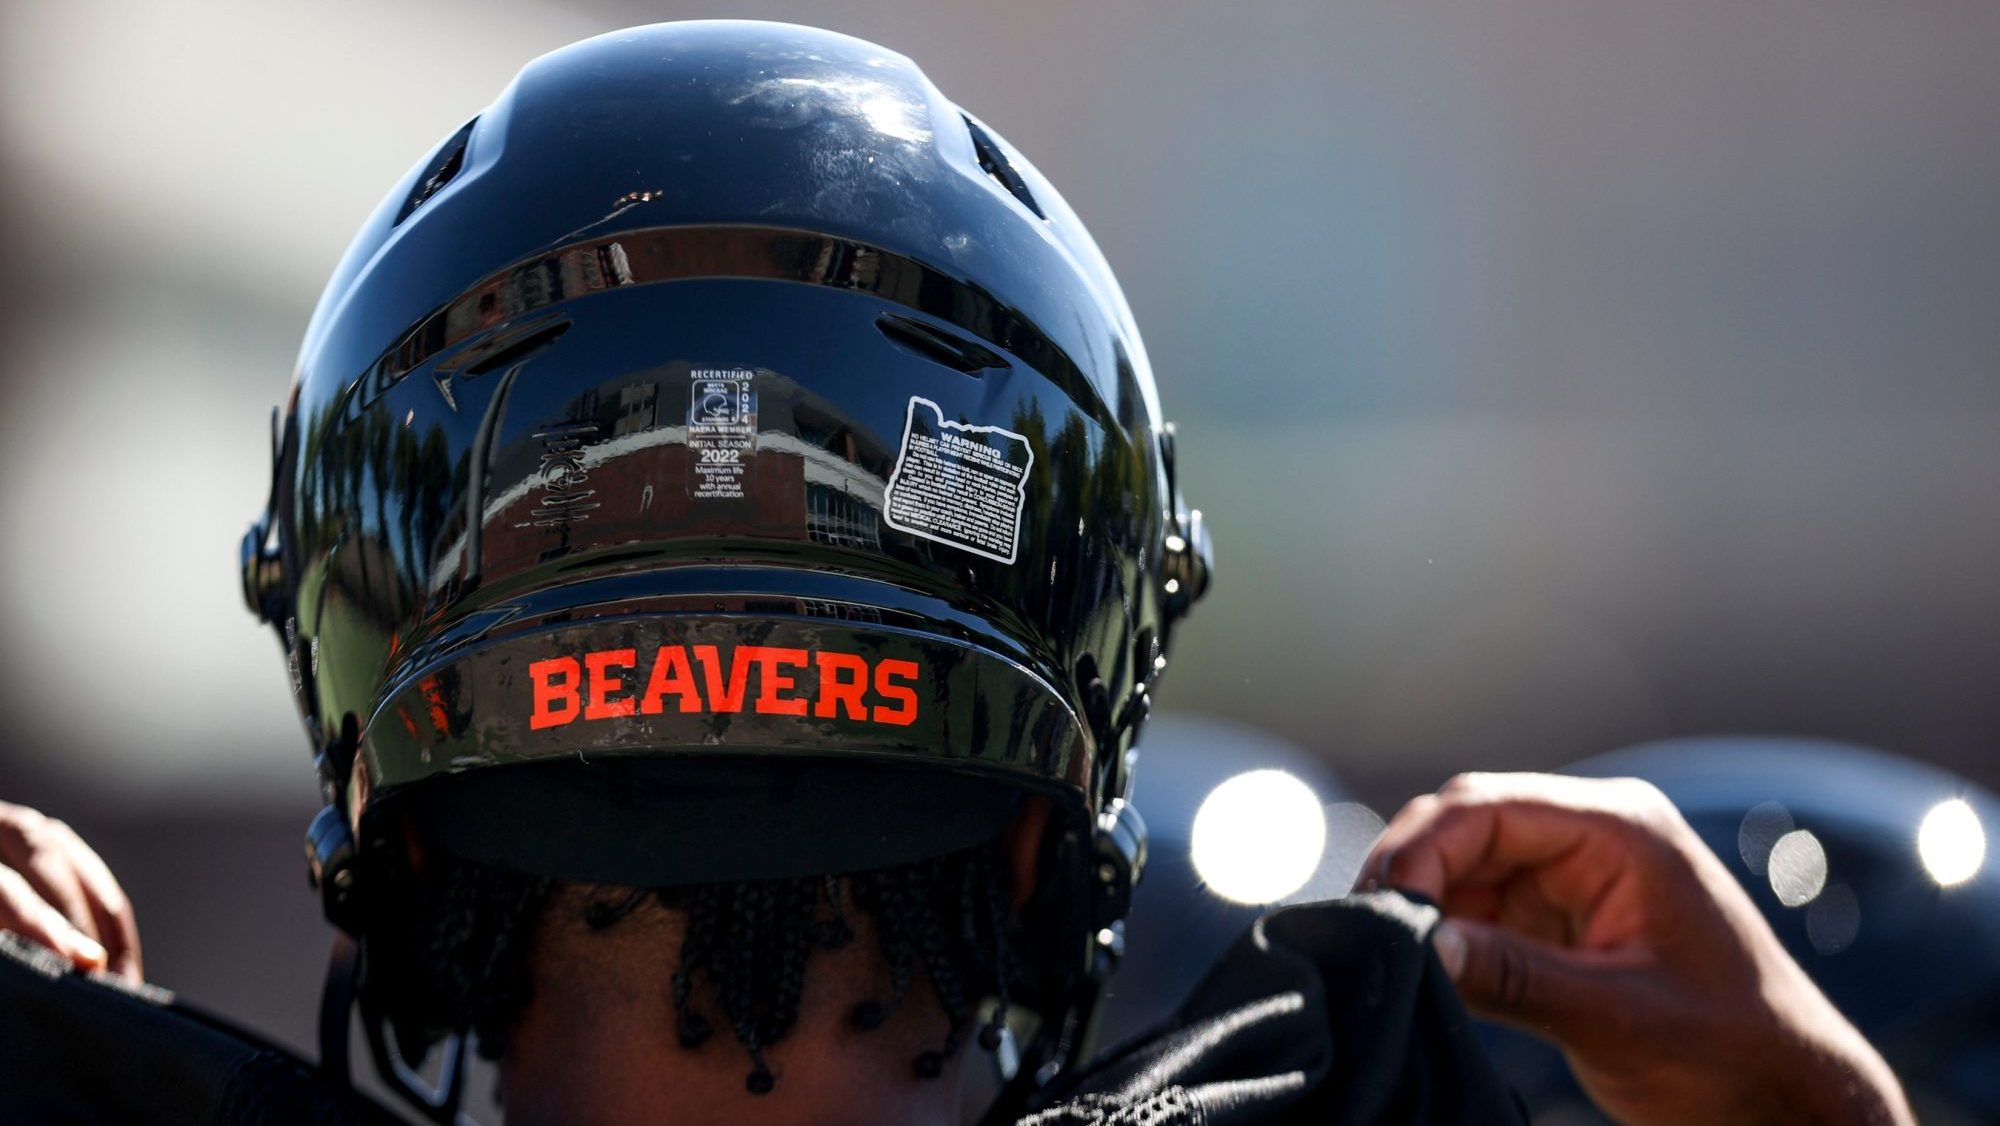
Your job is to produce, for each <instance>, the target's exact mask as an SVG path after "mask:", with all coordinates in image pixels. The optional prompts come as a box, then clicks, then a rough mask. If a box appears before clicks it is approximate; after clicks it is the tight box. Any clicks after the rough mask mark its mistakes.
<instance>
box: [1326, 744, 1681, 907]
mask: <svg viewBox="0 0 2000 1126" xmlns="http://www.w3.org/2000/svg"><path fill="white" fill-rule="evenodd" d="M1662 810H1664V811H1665V813H1666V815H1668V816H1672V815H1673V814H1672V807H1671V806H1670V805H1668V804H1667V803H1666V799H1665V798H1664V797H1661V796H1660V795H1659V792H1658V791H1657V790H1654V789H1653V788H1652V787H1650V786H1647V785H1646V784H1645V783H1641V782H1633V781H1629V780H1602V779H1583V778H1565V777H1561V776H1557V775H1545V774H1468V775H1460V776H1459V777H1457V778H1454V779H1452V780H1451V781H1450V782H1449V783H1447V784H1446V785H1445V786H1444V788H1443V789H1441V790H1440V791H1439V792H1438V793H1436V794H1429V795H1425V796H1423V797H1419V798H1417V799H1416V800H1414V801H1412V802H1410V803H1409V804H1408V805H1406V806H1404V807H1403V809H1402V811H1401V812H1399V813H1398V814H1397V815H1396V817H1395V819H1394V820H1392V821H1391V822H1390V823H1389V826H1388V828H1387V829H1385V830H1384V831H1383V834H1382V837H1381V839H1380V840H1379V841H1378V842H1377V843H1376V845H1375V848H1374V850H1373V851H1372V852H1371V853H1370V855H1369V858H1368V860H1367V861H1366V862H1365V863H1364V864H1363V866H1362V872H1363V882H1364V883H1366V882H1367V881H1369V880H1371V879H1372V880H1373V881H1374V882H1376V883H1378V884H1389V885H1392V886H1395V887H1400V888H1404V889H1407V890H1410V891H1415V892H1419V893H1422V894H1423V895H1426V896H1429V897H1430V898H1432V899H1435V900H1439V901H1443V900H1444V899H1445V898H1446V897H1447V896H1448V895H1449V894H1450V893H1451V892H1452V891H1453V890H1454V889H1457V888H1460V887H1463V886H1466V885H1475V884H1494V885H1498V884H1503V883H1505V882H1507V881H1508V880H1509V879H1512V878H1513V877H1515V876H1516V875H1517V874H1519V873H1520V872H1521V871H1523V870H1531V871H1536V872H1538V873H1539V875H1538V880H1539V883H1540V890H1541V891H1542V893H1543V894H1544V895H1546V896H1547V897H1548V898H1549V899H1550V900H1552V901H1557V902H1564V901H1571V900H1577V899H1584V900H1587V899H1589V898H1591V897H1594V896H1596V895H1597V894H1600V893H1601V892H1602V890H1603V888H1602V884H1601V883H1600V882H1599V877H1600V875H1601V872H1600V870H1601V869H1602V867H1603V866H1602V865H1601V864H1598V863H1594V861H1595V860H1596V859H1597V856H1596V855H1595V854H1594V851H1593V850H1594V849H1596V848H1598V847H1601V846H1605V845H1608V844H1612V843H1614V841H1616V842H1619V843H1622V844H1625V845H1627V846H1629V845H1630V844H1631V842H1632V841H1633V840H1634V839H1636V838H1638V837H1640V836H1643V835H1644V834H1641V833H1637V832H1635V831H1634V830H1635V829H1636V828H1638V827H1639V826H1640V824H1641V823H1644V822H1648V821H1654V820H1658V819H1659V818H1660V817H1661V816H1662V814H1661V811H1662Z"/></svg>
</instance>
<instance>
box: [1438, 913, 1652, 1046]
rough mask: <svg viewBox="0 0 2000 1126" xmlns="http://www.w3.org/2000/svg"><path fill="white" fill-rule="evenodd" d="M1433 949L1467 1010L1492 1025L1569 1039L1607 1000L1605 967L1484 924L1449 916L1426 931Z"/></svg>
mask: <svg viewBox="0 0 2000 1126" xmlns="http://www.w3.org/2000/svg"><path fill="white" fill-rule="evenodd" d="M1431 945H1432V947H1433V948H1434V949H1436V951H1437V956H1438V961H1440V962H1442V963H1443V964H1444V969H1445V972H1446V973H1447V974H1450V975H1451V980H1452V984H1454V985H1456V986H1457V987H1458V993H1459V996H1460V997H1462V998H1464V999H1465V1004H1466V1007H1467V1008H1470V1009H1471V1010H1472V1011H1473V1012H1475V1013H1478V1014H1479V1015H1480V1016H1483V1017H1487V1018H1489V1019H1492V1020H1498V1021H1504V1022H1506V1023H1508V1024H1512V1025H1517V1026H1519V1027H1522V1028H1525V1029H1528V1030H1529V1031H1533V1032H1539V1033H1541V1034H1543V1035H1545V1036H1550V1037H1553V1038H1555V1039H1558V1040H1568V1039H1569V1038H1571V1037H1573V1036H1575V1035H1577V1034H1579V1033H1580V1032H1583V1031H1584V1026H1585V1025H1587V1024H1589V1023H1590V1022H1591V1021H1593V1020H1594V1019H1596V1018H1599V1017H1601V1016H1602V1015H1603V1014H1604V1012H1605V1011H1606V1010H1605V1008H1604V1006H1605V1004H1606V1003H1607V1001H1608V1000H1610V996H1609V995H1610V992H1611V981H1610V979H1609V977H1608V971H1607V970H1605V969H1602V968H1599V967H1597V966H1594V965H1590V964H1588V963H1586V962H1584V961H1583V960H1581V959H1579V958H1578V957H1577V956H1576V955H1575V954H1574V953H1573V952H1571V951H1568V950H1565V949H1563V948H1562V947H1559V946H1553V945H1550V944H1549V943H1546V942H1542V941H1540V940H1539V939H1534V938H1529V937H1527V936H1526V935H1522V934H1517V933H1515V932H1513V931H1509V930H1506V929H1503V928H1501V927H1498V926H1494V925H1492V924H1490V923H1481V922H1475V921H1473V920H1470V919H1447V920H1445V921H1443V922H1441V923H1439V924H1438V925H1437V926H1436V927H1435V928H1433V929H1432V931H1431ZM1612 1003H1614V1004H1615V1003H1616V1002H1615V1001H1613V1002H1612Z"/></svg>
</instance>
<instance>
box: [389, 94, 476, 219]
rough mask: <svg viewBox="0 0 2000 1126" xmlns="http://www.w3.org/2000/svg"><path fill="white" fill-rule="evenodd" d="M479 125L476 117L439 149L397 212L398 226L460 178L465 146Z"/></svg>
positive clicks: (463, 163) (463, 164)
mask: <svg viewBox="0 0 2000 1126" xmlns="http://www.w3.org/2000/svg"><path fill="white" fill-rule="evenodd" d="M477 124H479V119H478V118H476V117H475V118H473V119H472V120H471V121H468V122H466V123H465V125H464V126H463V127H462V128H460V129H459V131H458V132H456V133H453V134H452V135H451V140H449V141H446V142H445V143H444V146H443V147H442V148H440V149H438V154H437V158H436V159H434V160H432V161H431V164H430V167H428V168H426V169H424V176H423V179H421V180H418V181H417V186H416V188H415V189H414V190H412V191H411V192H410V198H408V199H406V200H404V201H403V208H402V210H401V211H398V212H396V224H397V225H400V224H401V223H402V222H403V220H405V219H408V218H409V217H410V213H411V212H413V211H415V210H416V209H417V208H419V207H422V206H423V205H424V201H426V200H428V199H430V198H431V197H432V196H434V195H436V194H438V193H439V192H441V191H443V190H444V186H445V185H446V184H449V183H451V182H452V181H453V180H455V179H457V178H458V174H459V172H460V171H461V170H462V169H463V168H464V167H465V146H466V144H467V143H468V142H470V141H471V139H472V127H473V126H474V125H477Z"/></svg>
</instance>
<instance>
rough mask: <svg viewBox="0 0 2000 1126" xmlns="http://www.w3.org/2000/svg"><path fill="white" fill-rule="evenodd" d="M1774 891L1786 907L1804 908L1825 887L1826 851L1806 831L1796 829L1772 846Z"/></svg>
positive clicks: (1772, 882) (1771, 864) (1771, 868)
mask: <svg viewBox="0 0 2000 1126" xmlns="http://www.w3.org/2000/svg"><path fill="white" fill-rule="evenodd" d="M1769 874H1770V877H1771V890H1772V891H1773V892H1775V893H1776V894H1777V896H1778V902H1780V903H1782V904H1784V905H1785V906H1787V907H1804V906H1805V905H1806V904H1808V903H1811V902H1812V901H1813V900H1814V899H1817V898H1818V897H1819V893H1820V891H1821V890H1822V889H1824V888H1825V887H1826V848H1825V847H1824V846H1822V845H1821V844H1820V843H1819V838H1818V837H1815V836H1813V835H1812V834H1811V833H1809V832H1807V831H1806V830H1804V829H1794V830H1792V831H1791V832H1789V833H1786V834H1785V835H1784V836H1782V837H1779V838H1778V842H1777V843H1776V844H1774V845H1772V846H1771V859H1770V873H1769Z"/></svg>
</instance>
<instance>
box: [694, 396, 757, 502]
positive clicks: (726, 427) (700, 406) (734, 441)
mask: <svg viewBox="0 0 2000 1126" xmlns="http://www.w3.org/2000/svg"><path fill="white" fill-rule="evenodd" d="M755 377H756V373H755V372H753V371H751V370H750V369H749V368H693V369H690V370H689V371H688V437H687V444H688V450H689V452H690V453H692V454H693V455H694V473H693V475H692V476H690V477H689V478H688V495H689V496H691V497H694V498H695V499H696V500H741V499H742V498H743V476H744V473H745V472H746V471H747V470H748V463H747V462H746V461H745V458H746V456H747V455H748V454H749V453H750V450H751V447H752V446H753V445H755V444H756V441H757V391H756V386H755Z"/></svg>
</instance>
